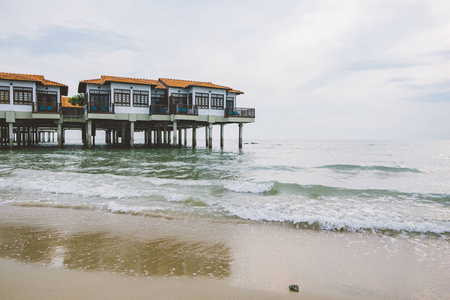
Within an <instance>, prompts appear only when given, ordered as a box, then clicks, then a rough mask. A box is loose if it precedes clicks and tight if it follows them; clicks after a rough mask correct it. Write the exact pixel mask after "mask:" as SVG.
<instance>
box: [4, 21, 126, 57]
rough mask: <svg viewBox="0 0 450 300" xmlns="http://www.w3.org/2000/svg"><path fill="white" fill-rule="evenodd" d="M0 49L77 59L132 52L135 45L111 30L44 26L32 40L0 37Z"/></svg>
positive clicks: (16, 36)
mask: <svg viewBox="0 0 450 300" xmlns="http://www.w3.org/2000/svg"><path fill="white" fill-rule="evenodd" d="M0 48H1V49H2V50H4V51H5V50H7V51H21V52H25V53H27V55H32V56H46V55H70V56H79V55H82V54H84V53H86V52H113V51H118V50H133V49H134V48H135V45H134V42H133V40H132V39H130V38H128V37H126V36H123V35H120V34H117V33H114V32H112V31H106V30H96V29H92V28H90V29H84V28H81V29H80V28H68V27H48V28H43V29H41V30H40V31H39V32H38V33H37V34H36V35H35V36H34V37H27V36H23V35H11V36H7V37H4V38H0Z"/></svg>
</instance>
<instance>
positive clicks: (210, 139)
mask: <svg viewBox="0 0 450 300" xmlns="http://www.w3.org/2000/svg"><path fill="white" fill-rule="evenodd" d="M208 126H209V130H208V131H209V149H212V136H213V135H212V133H213V132H212V129H213V125H212V123H209V125H208Z"/></svg>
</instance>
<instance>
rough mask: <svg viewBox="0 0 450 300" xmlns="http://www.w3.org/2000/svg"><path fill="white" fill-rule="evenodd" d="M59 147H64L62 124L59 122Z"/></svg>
mask: <svg viewBox="0 0 450 300" xmlns="http://www.w3.org/2000/svg"><path fill="white" fill-rule="evenodd" d="M58 147H59V148H61V147H62V124H58Z"/></svg>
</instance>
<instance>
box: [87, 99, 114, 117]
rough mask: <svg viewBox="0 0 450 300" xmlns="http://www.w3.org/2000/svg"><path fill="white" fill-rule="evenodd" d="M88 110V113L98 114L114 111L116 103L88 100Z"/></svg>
mask: <svg viewBox="0 0 450 300" xmlns="http://www.w3.org/2000/svg"><path fill="white" fill-rule="evenodd" d="M87 111H88V113H98V114H102V113H105V114H108V113H114V104H113V103H94V102H88V104H87Z"/></svg>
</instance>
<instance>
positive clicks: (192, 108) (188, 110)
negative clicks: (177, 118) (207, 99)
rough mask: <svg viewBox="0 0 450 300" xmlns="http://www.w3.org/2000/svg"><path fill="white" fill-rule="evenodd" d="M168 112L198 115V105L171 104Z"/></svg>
mask: <svg viewBox="0 0 450 300" xmlns="http://www.w3.org/2000/svg"><path fill="white" fill-rule="evenodd" d="M170 113H171V114H174V115H198V107H197V105H191V104H175V105H172V106H171V109H170Z"/></svg>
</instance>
